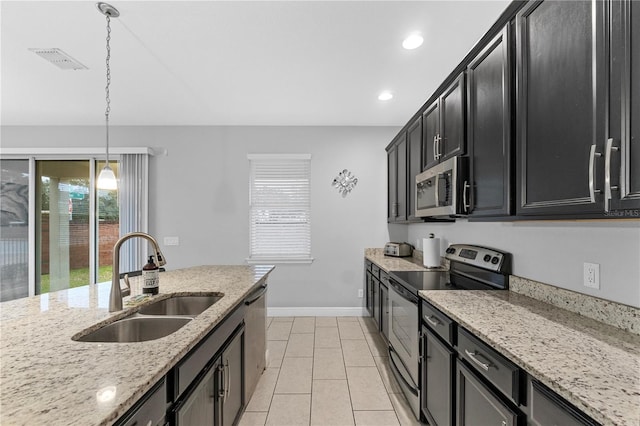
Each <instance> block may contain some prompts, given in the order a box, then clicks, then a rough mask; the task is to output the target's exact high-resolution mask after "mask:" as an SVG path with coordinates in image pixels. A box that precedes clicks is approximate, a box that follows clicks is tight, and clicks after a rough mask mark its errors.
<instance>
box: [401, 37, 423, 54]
mask: <svg viewBox="0 0 640 426" xmlns="http://www.w3.org/2000/svg"><path fill="white" fill-rule="evenodd" d="M423 41H424V39H423V38H422V36H421V35H420V34H411V35H410V36H409V37H407V38H405V39H404V41H403V42H402V47H404V48H405V49H407V50H412V49H416V48H418V47H420V46H422V42H423Z"/></svg>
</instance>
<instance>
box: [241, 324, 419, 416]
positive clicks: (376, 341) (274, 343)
mask: <svg viewBox="0 0 640 426" xmlns="http://www.w3.org/2000/svg"><path fill="white" fill-rule="evenodd" d="M267 323H268V329H267V369H266V370H265V372H264V373H263V374H262V377H261V378H260V381H259V382H258V386H257V388H256V390H255V392H254V394H253V397H252V398H251V401H249V403H248V404H247V407H246V410H245V412H244V414H243V416H242V419H241V420H240V425H241V426H254V425H261V426H264V425H277V426H294V425H313V426H316V425H317V426H343V425H344V426H347V425H357V426H361V425H363V426H364V425H366V426H369V425H371V426H374V425H380V426H387V425H388V426H391V425H403V426H404V425H419V424H420V423H418V421H417V420H416V419H415V418H414V417H413V414H412V413H411V409H410V408H409V406H408V405H407V402H406V400H405V398H404V395H402V393H401V392H402V391H401V390H400V387H399V386H398V384H397V383H396V381H395V378H394V377H393V373H392V372H391V370H390V367H389V359H388V353H387V351H386V345H385V343H384V341H383V340H382V338H381V337H380V335H379V334H378V332H377V329H376V327H375V324H374V323H373V321H372V320H371V318H363V317H295V318H294V317H275V318H268V321H267Z"/></svg>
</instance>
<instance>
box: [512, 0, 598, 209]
mask: <svg viewBox="0 0 640 426" xmlns="http://www.w3.org/2000/svg"><path fill="white" fill-rule="evenodd" d="M608 5H609V3H608V2H607V1H595V0H594V1H588V0H579V1H558V0H544V1H532V2H529V3H527V4H526V5H525V6H524V7H523V8H522V9H521V10H520V11H519V12H518V14H517V16H516V86H517V88H518V89H517V93H516V102H517V107H516V111H517V124H516V125H517V128H518V131H517V164H516V174H517V194H518V195H517V203H516V212H517V214H518V215H523V216H526V215H553V216H562V215H574V216H575V215H579V214H589V213H591V214H594V213H602V212H603V211H604V166H603V165H604V160H605V158H604V150H605V141H606V138H605V134H606V122H607V120H606V106H607V100H606V95H607V91H606V89H607V87H606V86H607V66H608V64H607V46H608V44H607V34H608V31H607V29H608V22H607V16H608Z"/></svg>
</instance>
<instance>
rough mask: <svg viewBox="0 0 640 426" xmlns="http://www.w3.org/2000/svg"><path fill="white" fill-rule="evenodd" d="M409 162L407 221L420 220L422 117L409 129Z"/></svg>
mask: <svg viewBox="0 0 640 426" xmlns="http://www.w3.org/2000/svg"><path fill="white" fill-rule="evenodd" d="M407 139H408V148H409V149H408V151H407V162H408V164H409V168H408V175H407V189H408V190H407V199H408V200H409V201H408V202H407V209H408V210H407V221H409V222H411V221H420V218H418V217H417V216H416V175H418V174H420V173H421V172H422V117H418V118H416V119H415V121H414V122H413V123H412V124H411V125H410V126H409V129H407Z"/></svg>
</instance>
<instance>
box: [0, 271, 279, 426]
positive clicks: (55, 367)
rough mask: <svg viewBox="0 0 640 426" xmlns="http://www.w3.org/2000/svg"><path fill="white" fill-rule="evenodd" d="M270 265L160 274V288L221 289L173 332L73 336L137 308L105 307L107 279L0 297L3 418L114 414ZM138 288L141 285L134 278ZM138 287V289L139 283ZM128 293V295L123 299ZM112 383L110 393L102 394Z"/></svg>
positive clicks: (65, 421)
mask: <svg viewBox="0 0 640 426" xmlns="http://www.w3.org/2000/svg"><path fill="white" fill-rule="evenodd" d="M272 270H273V267H272V266H241V265H237V266H235V265H234V266H197V267H192V268H186V269H179V270H174V271H168V272H163V273H161V274H160V294H159V295H158V296H155V298H162V297H168V296H169V295H172V294H173V295H175V294H183V295H188V294H202V293H210V292H219V293H223V294H224V297H222V299H220V301H218V302H217V303H215V304H213V305H212V306H211V307H210V308H208V309H207V310H206V311H204V312H203V313H201V314H200V315H198V316H197V317H195V318H194V319H193V320H192V321H190V322H189V323H188V324H186V325H185V326H184V327H182V328H180V329H179V330H178V331H176V332H175V333H172V334H170V335H168V336H166V337H163V338H160V339H157V340H150V341H146V342H136V343H94V342H77V341H73V340H72V339H71V337H72V336H74V335H75V334H77V333H79V332H81V331H83V330H85V329H88V328H90V327H94V326H95V325H96V324H104V323H108V322H113V321H116V320H118V319H120V318H122V317H124V316H126V315H127V314H128V313H130V312H132V311H135V310H137V308H127V307H126V306H125V309H124V310H123V311H119V312H113V313H110V312H109V309H108V307H109V291H110V288H111V283H101V284H96V285H93V286H85V287H78V288H74V289H69V290H62V291H57V292H52V293H47V294H43V295H39V296H35V297H28V298H23V299H18V300H13V301H9V302H3V303H0V424H2V425H36V424H47V425H83V426H84V425H106V424H111V423H113V422H114V421H116V420H117V419H118V418H119V417H120V416H122V415H123V414H124V413H125V412H126V411H127V410H128V409H129V408H131V407H132V406H133V404H134V403H135V402H136V401H137V400H138V399H140V398H141V397H142V396H143V395H144V394H145V393H146V392H147V391H148V390H149V389H151V388H152V387H153V385H154V384H155V383H157V382H158V380H160V379H161V378H162V377H163V376H164V375H165V374H167V372H168V371H169V370H170V369H171V368H172V367H173V366H174V365H175V364H176V363H177V362H179V361H180V360H181V359H182V358H183V357H184V356H185V355H186V354H187V353H188V352H189V350H191V349H192V348H193V347H194V346H195V345H196V344H197V343H198V342H199V341H200V340H201V339H202V338H203V337H204V336H206V335H207V333H208V332H209V331H211V330H212V329H213V328H214V327H215V326H216V325H217V324H218V323H219V322H220V321H221V320H222V319H224V318H225V316H226V315H227V314H228V313H230V312H231V311H232V310H233V309H234V308H235V307H236V306H237V305H238V304H239V303H240V302H241V301H242V300H244V297H246V296H247V295H248V294H249V292H250V291H251V290H252V289H253V288H254V287H255V286H257V285H259V284H261V283H262V282H264V280H266V277H267V276H268V274H269V273H270V272H271V271H272ZM132 288H133V291H132V293H133V294H134V295H135V294H139V293H140V291H139V286H137V287H136V286H134V285H132ZM136 290H138V291H136ZM127 299H128V298H125V301H126V300H127ZM105 389H109V390H110V393H113V394H114V397H113V398H112V399H110V400H104V399H105V398H100V397H99V396H100V395H103V393H104V390H105Z"/></svg>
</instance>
